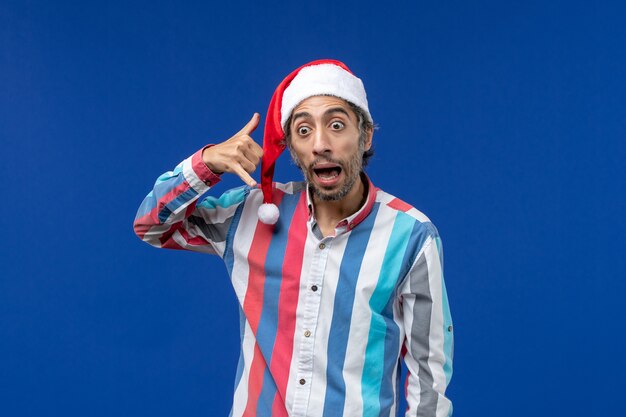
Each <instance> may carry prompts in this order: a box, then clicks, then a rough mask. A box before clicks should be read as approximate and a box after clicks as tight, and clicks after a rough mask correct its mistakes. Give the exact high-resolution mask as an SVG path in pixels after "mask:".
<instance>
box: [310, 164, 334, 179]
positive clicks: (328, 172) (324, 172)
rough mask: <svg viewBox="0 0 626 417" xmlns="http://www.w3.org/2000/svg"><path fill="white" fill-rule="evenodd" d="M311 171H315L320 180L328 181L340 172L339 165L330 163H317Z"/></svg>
mask: <svg viewBox="0 0 626 417" xmlns="http://www.w3.org/2000/svg"><path fill="white" fill-rule="evenodd" d="M313 172H315V175H316V176H317V177H318V178H320V179H321V180H324V181H330V180H333V179H335V178H337V177H338V176H339V174H341V167H340V166H339V165H336V164H330V163H326V164H318V165H316V166H315V167H314V168H313Z"/></svg>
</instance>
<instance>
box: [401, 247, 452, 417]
mask: <svg viewBox="0 0 626 417" xmlns="http://www.w3.org/2000/svg"><path fill="white" fill-rule="evenodd" d="M400 296H401V300H402V311H403V321H404V328H405V333H406V338H405V349H406V354H405V356H404V360H405V363H406V365H407V368H408V375H407V379H408V381H407V403H408V407H407V411H406V416H421V417H427V416H428V417H445V416H450V415H451V414H452V403H451V401H450V400H449V399H448V398H447V397H446V396H445V391H446V388H447V386H448V384H449V382H450V378H451V377H452V356H453V334H452V318H451V316H450V307H449V305H448V297H447V294H446V286H445V283H444V279H443V252H442V246H441V239H440V238H439V236H438V235H433V236H431V237H429V238H428V239H427V240H426V242H424V245H423V247H422V249H421V250H420V252H419V253H418V254H417V257H416V259H415V261H414V263H413V265H412V267H411V269H410V271H409V273H408V275H407V277H406V279H405V280H404V282H403V283H402V286H401V287H400Z"/></svg>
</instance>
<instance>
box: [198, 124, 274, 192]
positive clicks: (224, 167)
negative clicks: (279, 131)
mask: <svg viewBox="0 0 626 417" xmlns="http://www.w3.org/2000/svg"><path fill="white" fill-rule="evenodd" d="M260 119H261V116H260V115H259V113H254V115H253V116H252V119H250V121H249V122H248V123H247V124H246V125H245V126H244V127H243V129H241V130H240V131H239V132H237V133H235V134H234V135H233V136H232V137H231V138H230V139H228V140H227V141H225V142H222V143H220V144H218V145H214V146H211V147H210V148H206V149H205V150H204V151H203V152H202V160H203V161H204V163H205V164H206V166H207V167H209V169H210V170H211V171H213V172H214V173H216V174H217V175H220V174H222V173H224V172H232V173H233V174H237V175H238V176H239V178H241V179H242V180H243V182H245V183H246V184H248V185H249V186H250V187H256V184H257V182H256V181H255V180H254V179H253V178H252V177H251V176H250V174H251V173H252V172H254V170H256V167H257V166H258V165H259V163H260V162H261V157H262V156H263V149H262V148H261V147H260V146H259V145H258V144H257V143H256V142H255V141H254V140H253V139H252V138H251V137H250V134H251V133H252V132H254V129H256V128H257V126H258V125H259V120H260Z"/></svg>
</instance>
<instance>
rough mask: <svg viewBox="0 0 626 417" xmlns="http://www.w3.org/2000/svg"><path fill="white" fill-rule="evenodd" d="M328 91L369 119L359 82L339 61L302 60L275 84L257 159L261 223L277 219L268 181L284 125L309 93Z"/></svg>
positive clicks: (269, 222)
mask: <svg viewBox="0 0 626 417" xmlns="http://www.w3.org/2000/svg"><path fill="white" fill-rule="evenodd" d="M320 95H330V96H335V97H339V98H342V99H344V100H346V101H349V102H351V103H352V104H355V105H356V106H358V107H360V108H361V109H362V110H363V111H364V113H365V115H366V117H367V118H368V120H369V121H370V122H371V121H372V116H371V115H370V112H369V108H368V106H367V96H366V94H365V88H364V87H363V82H362V81H361V80H360V79H359V78H357V77H356V76H355V75H354V74H352V72H351V71H350V69H349V68H348V67H347V66H346V65H345V64H344V63H343V62H340V61H336V60H333V59H320V60H317V61H313V62H309V63H308V64H304V65H303V66H301V67H300V68H298V69H296V70H295V71H293V72H292V73H291V74H289V75H288V76H287V77H285V79H284V80H283V81H282V82H281V83H280V84H279V85H278V87H277V88H276V90H275V91H274V95H273V96H272V100H271V101H270V105H269V107H268V109H267V118H266V120H265V132H264V137H263V159H262V161H261V190H262V191H263V203H264V204H262V205H261V206H260V207H259V210H258V216H259V220H261V222H263V223H265V224H275V223H276V222H277V221H278V217H279V210H278V207H276V205H275V204H274V203H273V201H272V181H273V178H274V167H275V165H276V160H277V159H278V157H279V156H280V154H281V153H282V152H283V150H285V143H284V138H285V131H284V127H287V128H288V126H284V125H285V123H286V122H287V120H288V119H289V116H290V115H291V112H292V111H293V109H294V108H295V107H296V106H297V105H298V104H300V103H301V102H302V101H303V100H306V99H307V98H309V97H313V96H320Z"/></svg>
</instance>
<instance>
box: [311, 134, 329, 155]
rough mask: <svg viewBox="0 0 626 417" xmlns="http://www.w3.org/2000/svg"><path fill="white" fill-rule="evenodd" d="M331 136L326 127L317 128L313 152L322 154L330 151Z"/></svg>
mask: <svg viewBox="0 0 626 417" xmlns="http://www.w3.org/2000/svg"><path fill="white" fill-rule="evenodd" d="M330 151H331V146H330V138H329V137H328V134H327V133H326V132H325V131H324V129H317V130H316V131H315V133H314V135H313V153H315V154H318V155H322V154H327V153H330Z"/></svg>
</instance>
